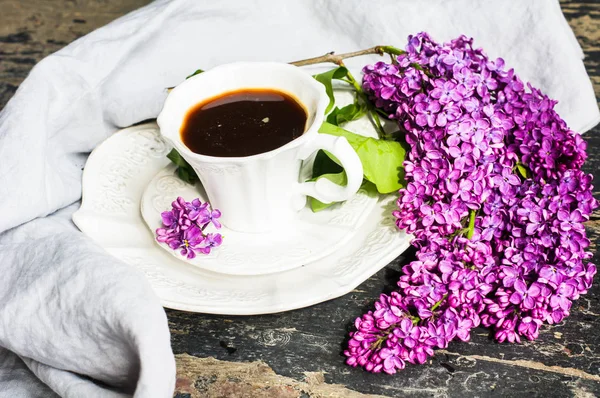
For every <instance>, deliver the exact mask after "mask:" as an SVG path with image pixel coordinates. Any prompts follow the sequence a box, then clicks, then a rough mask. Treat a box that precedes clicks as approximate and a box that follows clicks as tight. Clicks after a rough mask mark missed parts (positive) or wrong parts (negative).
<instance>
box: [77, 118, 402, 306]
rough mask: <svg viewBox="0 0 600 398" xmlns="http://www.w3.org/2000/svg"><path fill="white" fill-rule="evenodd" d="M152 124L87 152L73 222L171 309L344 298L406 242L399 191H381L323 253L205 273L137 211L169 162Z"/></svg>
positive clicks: (132, 129) (119, 134) (124, 132)
mask: <svg viewBox="0 0 600 398" xmlns="http://www.w3.org/2000/svg"><path fill="white" fill-rule="evenodd" d="M169 150H170V148H169V146H168V145H166V144H165V142H164V141H162V139H161V138H160V136H159V134H158V130H157V126H156V124H154V123H149V124H144V125H140V126H135V127H130V128H127V129H124V130H121V131H119V132H117V133H115V134H114V135H113V136H111V137H110V138H109V139H107V140H106V141H105V142H104V143H102V144H101V145H100V146H98V147H97V148H96V150H94V152H93V153H92V154H91V155H90V158H89V159H88V162H87V164H86V168H85V170H84V175H83V199H82V205H81V207H80V209H79V210H78V211H77V212H76V213H75V214H74V215H73V221H74V222H75V224H76V225H77V226H78V227H79V229H80V230H81V231H83V232H84V233H85V234H87V235H88V236H90V237H91V238H92V239H93V240H95V241H96V242H97V243H98V244H100V245H101V246H102V247H104V248H105V249H106V250H107V251H108V252H109V253H111V254H113V255H114V256H115V257H117V258H118V259H120V260H122V261H124V262H126V263H128V264H130V265H131V266H133V267H135V268H137V269H138V270H140V271H141V272H143V273H144V274H145V275H146V277H147V279H148V281H149V282H150V284H151V286H152V287H153V288H154V291H155V292H156V294H157V295H158V297H159V298H160V299H161V302H162V304H163V305H164V306H165V307H167V308H173V309H178V310H183V311H192V312H203V313H213V314H224V315H255V314H265V313H275V312H282V311H288V310H292V309H297V308H302V307H307V306H310V305H313V304H317V303H320V302H323V301H326V300H330V299H333V298H336V297H339V296H342V295H344V294H346V293H348V292H350V291H352V290H353V289H354V288H355V287H356V286H358V285H359V284H360V283H362V282H363V281H365V280H366V279H368V278H369V277H370V276H371V275H373V274H374V273H376V272H377V271H379V270H380V269H381V268H383V267H384V266H385V265H387V264H388V263H389V262H390V261H392V260H393V259H394V258H396V257H397V256H398V255H400V254H401V253H402V252H404V251H405V250H406V248H408V246H409V236H408V235H405V234H404V233H402V232H398V231H397V230H396V229H395V227H394V225H393V217H392V216H391V211H390V210H391V209H392V208H393V206H394V197H381V198H380V199H379V200H378V202H377V205H376V206H375V207H374V209H373V210H372V211H371V213H370V214H369V216H368V217H366V220H365V222H364V224H363V226H362V227H361V229H359V230H357V231H356V233H355V234H354V235H353V236H352V238H351V239H350V240H349V241H348V242H347V243H346V244H344V245H343V246H342V247H341V248H340V249H338V250H337V251H335V252H334V253H332V254H331V255H330V256H327V257H326V258H323V259H320V260H318V261H315V262H312V263H310V264H306V265H305V266H303V267H299V268H295V269H292V270H290V271H286V272H280V273H277V274H270V275H259V276H232V275H225V274H218V273H215V272H210V271H205V270H202V269H199V268H196V267H193V266H191V265H189V264H186V263H184V262H182V261H179V260H177V259H176V258H175V257H173V256H171V255H170V254H168V253H167V252H165V251H164V250H162V249H161V248H159V247H158V246H157V245H156V243H155V241H154V236H153V235H152V234H151V233H150V231H149V230H148V228H147V227H146V225H145V223H144V221H143V220H142V218H141V215H140V212H139V206H140V200H141V196H142V193H143V191H144V189H145V187H146V185H147V184H148V182H149V181H150V180H151V179H152V178H153V177H154V175H156V173H157V172H158V171H159V170H161V169H162V168H164V167H165V166H167V165H168V164H169V161H168V159H166V157H165V156H166V154H167V153H168V152H169Z"/></svg>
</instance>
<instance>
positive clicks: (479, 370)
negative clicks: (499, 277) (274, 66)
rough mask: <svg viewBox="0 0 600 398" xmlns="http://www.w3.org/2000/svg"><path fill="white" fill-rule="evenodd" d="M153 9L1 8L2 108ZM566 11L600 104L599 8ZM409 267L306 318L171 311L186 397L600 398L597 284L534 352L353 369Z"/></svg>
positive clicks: (7, 4) (599, 145)
mask: <svg viewBox="0 0 600 398" xmlns="http://www.w3.org/2000/svg"><path fill="white" fill-rule="evenodd" d="M540 1H541V0H540ZM545 1H550V0H545ZM147 2H148V1H147V0H122V1H120V0H69V1H66V0H65V1H59V0H0V108H2V107H3V106H4V104H5V103H6V102H7V101H8V100H9V98H10V97H11V96H12V95H13V94H14V92H15V91H16V90H17V88H18V86H19V84H20V82H21V81H22V80H23V79H24V78H25V77H26V76H27V73H28V72H29V70H30V69H31V68H32V67H33V65H34V64H35V63H36V62H38V61H39V60H40V59H42V58H43V57H44V56H46V55H48V54H50V53H52V52H54V51H56V50H58V49H59V48H61V47H63V46H64V45H66V44H68V43H69V42H71V41H73V40H74V39H76V38H78V37H80V36H82V35H84V34H86V33H87V32H89V31H91V30H93V29H95V28H97V27H99V26H102V25H104V24H106V23H108V22H109V21H111V20H113V19H115V18H117V17H118V16H120V15H122V14H124V13H126V12H128V11H130V10H132V9H135V8H137V7H140V6H142V5H144V4H146V3H147ZM561 5H562V7H563V11H564V13H565V15H566V17H567V19H568V21H569V23H570V25H571V27H572V28H573V30H574V31H575V34H576V35H577V38H578V40H579V42H580V43H581V45H582V47H583V49H584V52H585V54H586V60H585V65H586V67H587V70H588V72H589V74H590V77H591V79H592V81H593V83H594V87H595V90H596V95H597V97H600V4H599V3H598V2H597V1H594V0H587V1H568V0H564V1H561ZM599 132H600V128H599V127H596V128H595V129H594V130H593V131H591V132H589V133H587V134H586V140H587V141H588V143H589V153H590V157H589V161H588V163H587V165H586V169H587V171H588V172H591V173H593V174H594V176H595V179H596V181H597V184H600V183H598V181H600V137H599V136H598V133H599ZM596 197H598V198H600V192H599V191H598V190H596ZM588 234H589V236H590V237H591V239H592V241H593V247H592V250H593V251H594V253H597V251H596V250H597V249H596V246H597V245H598V244H600V213H596V214H595V215H594V217H593V218H592V220H591V221H590V222H589V224H588ZM407 256H410V254H407ZM403 261H406V259H405V258H404V257H401V258H399V259H397V260H395V261H394V262H393V263H392V264H390V265H389V266H388V267H386V268H385V269H384V270H382V271H381V272H379V273H378V274H377V275H374V276H373V277H372V278H370V279H369V280H368V281H366V282H365V283H363V284H362V285H361V286H360V287H359V288H357V289H356V290H355V291H353V292H352V293H350V294H348V295H346V296H344V297H342V298H339V299H337V300H333V301H330V302H327V303H323V304H320V305H317V306H313V307H310V308H306V309H303V310H297V311H292V312H288V313H284V314H277V315H266V316H256V317H226V316H208V315H201V314H189V313H184V312H179V311H170V310H169V311H167V314H168V317H169V322H170V327H171V332H172V343H173V349H174V351H175V353H176V354H177V363H178V382H177V391H176V397H178V398H185V397H366V396H371V397H376V396H379V397H445V396H449V397H458V396H460V397H487V396H497V397H527V396H543V397H594V396H600V334H599V333H598V330H599V329H600V286H599V285H598V284H596V285H595V287H594V288H593V289H592V290H591V291H590V293H589V294H588V295H587V296H585V297H584V298H582V299H581V300H579V301H578V302H577V303H575V305H574V308H573V311H572V315H571V317H570V318H569V319H568V321H567V322H565V323H563V324H561V325H558V326H554V327H548V326H546V327H544V329H543V331H542V333H541V335H540V338H539V340H538V341H536V342H533V343H532V342H526V343H524V344H520V345H509V344H496V343H494V342H493V341H492V340H490V338H489V335H488V333H487V332H486V331H485V330H484V329H481V330H477V331H476V333H474V336H473V341H472V342H470V343H453V344H451V345H450V347H449V348H448V350H445V351H440V352H438V354H437V355H436V356H435V358H433V359H432V360H431V361H429V362H428V363H427V364H425V365H422V366H409V367H408V368H407V369H406V370H404V371H403V372H401V373H400V374H398V375H396V376H393V377H389V376H385V375H370V374H367V373H365V372H363V371H361V370H356V369H351V368H349V367H347V366H345V365H344V362H343V360H344V358H343V357H342V355H341V351H342V347H343V342H344V341H345V338H346V334H347V331H348V330H349V329H350V325H351V322H352V320H353V319H354V318H355V317H356V316H358V315H360V314H361V313H362V312H363V311H364V310H365V309H367V308H369V307H370V305H371V303H372V301H373V299H374V298H375V297H377V295H378V294H379V293H380V292H381V291H388V290H390V289H392V288H393V285H394V283H395V281H396V280H397V278H398V271H399V267H400V264H402V263H403ZM595 262H596V263H598V255H597V254H596V256H595Z"/></svg>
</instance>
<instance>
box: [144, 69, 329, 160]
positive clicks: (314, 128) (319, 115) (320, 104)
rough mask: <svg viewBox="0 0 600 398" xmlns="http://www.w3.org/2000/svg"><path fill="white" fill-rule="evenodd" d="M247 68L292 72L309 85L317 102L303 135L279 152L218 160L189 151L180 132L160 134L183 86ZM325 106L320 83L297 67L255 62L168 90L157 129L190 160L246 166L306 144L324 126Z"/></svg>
mask: <svg viewBox="0 0 600 398" xmlns="http://www.w3.org/2000/svg"><path fill="white" fill-rule="evenodd" d="M249 66H252V67H260V68H265V69H267V68H271V69H273V68H276V69H287V70H289V71H293V73H297V76H298V78H299V79H302V80H304V84H307V85H310V86H312V87H313V88H315V89H316V90H317V92H318V93H319V99H318V100H317V106H316V110H315V117H314V119H313V122H312V124H311V125H310V126H309V128H308V129H306V131H305V132H304V133H303V134H302V135H301V136H299V137H298V138H295V139H293V140H292V141H290V142H288V143H286V144H285V145H282V146H280V147H278V148H275V149H272V150H270V151H268V152H262V153H257V154H254V155H249V156H231V157H220V156H210V155H202V154H199V153H196V152H193V151H192V150H190V149H189V148H188V147H187V146H186V145H185V144H184V143H183V141H182V139H181V135H180V134H181V132H180V130H179V129H178V130H177V131H175V132H172V131H171V132H168V131H167V132H165V133H166V134H165V133H163V130H162V128H163V127H164V125H165V124H166V123H163V122H161V120H164V119H165V118H166V116H165V110H167V111H168V107H169V105H170V104H172V103H173V101H174V98H175V97H176V95H177V93H178V92H181V91H182V90H183V89H185V87H186V86H189V85H190V84H192V83H193V82H195V81H197V80H202V79H209V78H211V74H212V72H223V71H226V70H227V69H234V70H235V69H240V68H248V67H249ZM182 87H183V88H182ZM247 88H253V87H247ZM275 89H277V87H275ZM227 91H229V90H223V92H227ZM288 94H291V95H294V94H293V93H288ZM328 104H329V97H328V96H327V93H326V91H325V86H323V85H322V84H321V83H319V82H318V81H317V80H315V79H314V78H313V77H312V76H311V75H310V74H308V73H306V72H305V71H303V70H302V69H300V67H298V66H294V65H290V64H286V63H283V62H256V61H251V62H231V63H227V64H222V65H218V66H215V67H214V68H211V69H209V70H207V71H205V72H203V73H200V74H198V75H195V76H192V77H190V78H189V79H186V80H184V81H183V82H181V83H180V84H178V85H177V86H176V87H175V88H173V89H172V90H171V92H170V93H169V95H168V96H167V98H166V100H165V102H164V104H163V107H162V110H161V111H160V113H159V115H158V117H157V119H156V122H157V124H158V126H159V129H160V132H161V136H162V137H163V138H165V139H166V140H167V141H169V143H170V144H171V145H172V146H173V147H174V148H175V149H177V151H179V152H180V153H181V152H184V153H185V155H186V156H190V157H191V158H193V159H196V160H199V161H203V162H210V163H217V162H235V163H240V162H247V161H252V160H256V159H261V158H271V157H274V156H277V155H278V154H279V153H281V152H284V151H286V150H288V149H290V148H293V147H296V146H299V145H302V144H303V143H304V142H305V141H307V140H309V139H310V138H311V137H312V136H313V135H314V134H317V133H318V130H319V128H320V127H321V124H322V123H323V121H324V119H325V110H326V109H327V105H328ZM302 105H303V107H306V105H305V104H302ZM173 134H177V137H176V138H174V137H173Z"/></svg>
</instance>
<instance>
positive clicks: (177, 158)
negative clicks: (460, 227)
mask: <svg viewBox="0 0 600 398" xmlns="http://www.w3.org/2000/svg"><path fill="white" fill-rule="evenodd" d="M167 158H169V160H170V161H171V162H173V163H175V164H176V165H177V166H180V167H186V166H189V163H188V162H186V161H185V159H184V158H183V157H182V156H181V155H180V154H179V152H177V151H176V150H175V149H171V152H169V154H168V155H167Z"/></svg>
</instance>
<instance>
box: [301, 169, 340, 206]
mask: <svg viewBox="0 0 600 398" xmlns="http://www.w3.org/2000/svg"><path fill="white" fill-rule="evenodd" d="M321 178H326V179H328V180H329V181H331V182H333V183H335V184H338V185H342V186H343V185H346V184H348V179H347V178H346V172H345V171H342V172H341V173H337V174H323V175H320V176H319V177H317V178H315V179H314V181H316V180H320V179H321ZM309 202H310V208H311V209H312V211H314V212H315V213H316V212H318V211H321V210H324V209H326V208H328V207H330V206H333V205H334V204H335V203H336V202H332V203H323V202H321V201H318V200H317V199H315V198H313V197H309Z"/></svg>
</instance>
